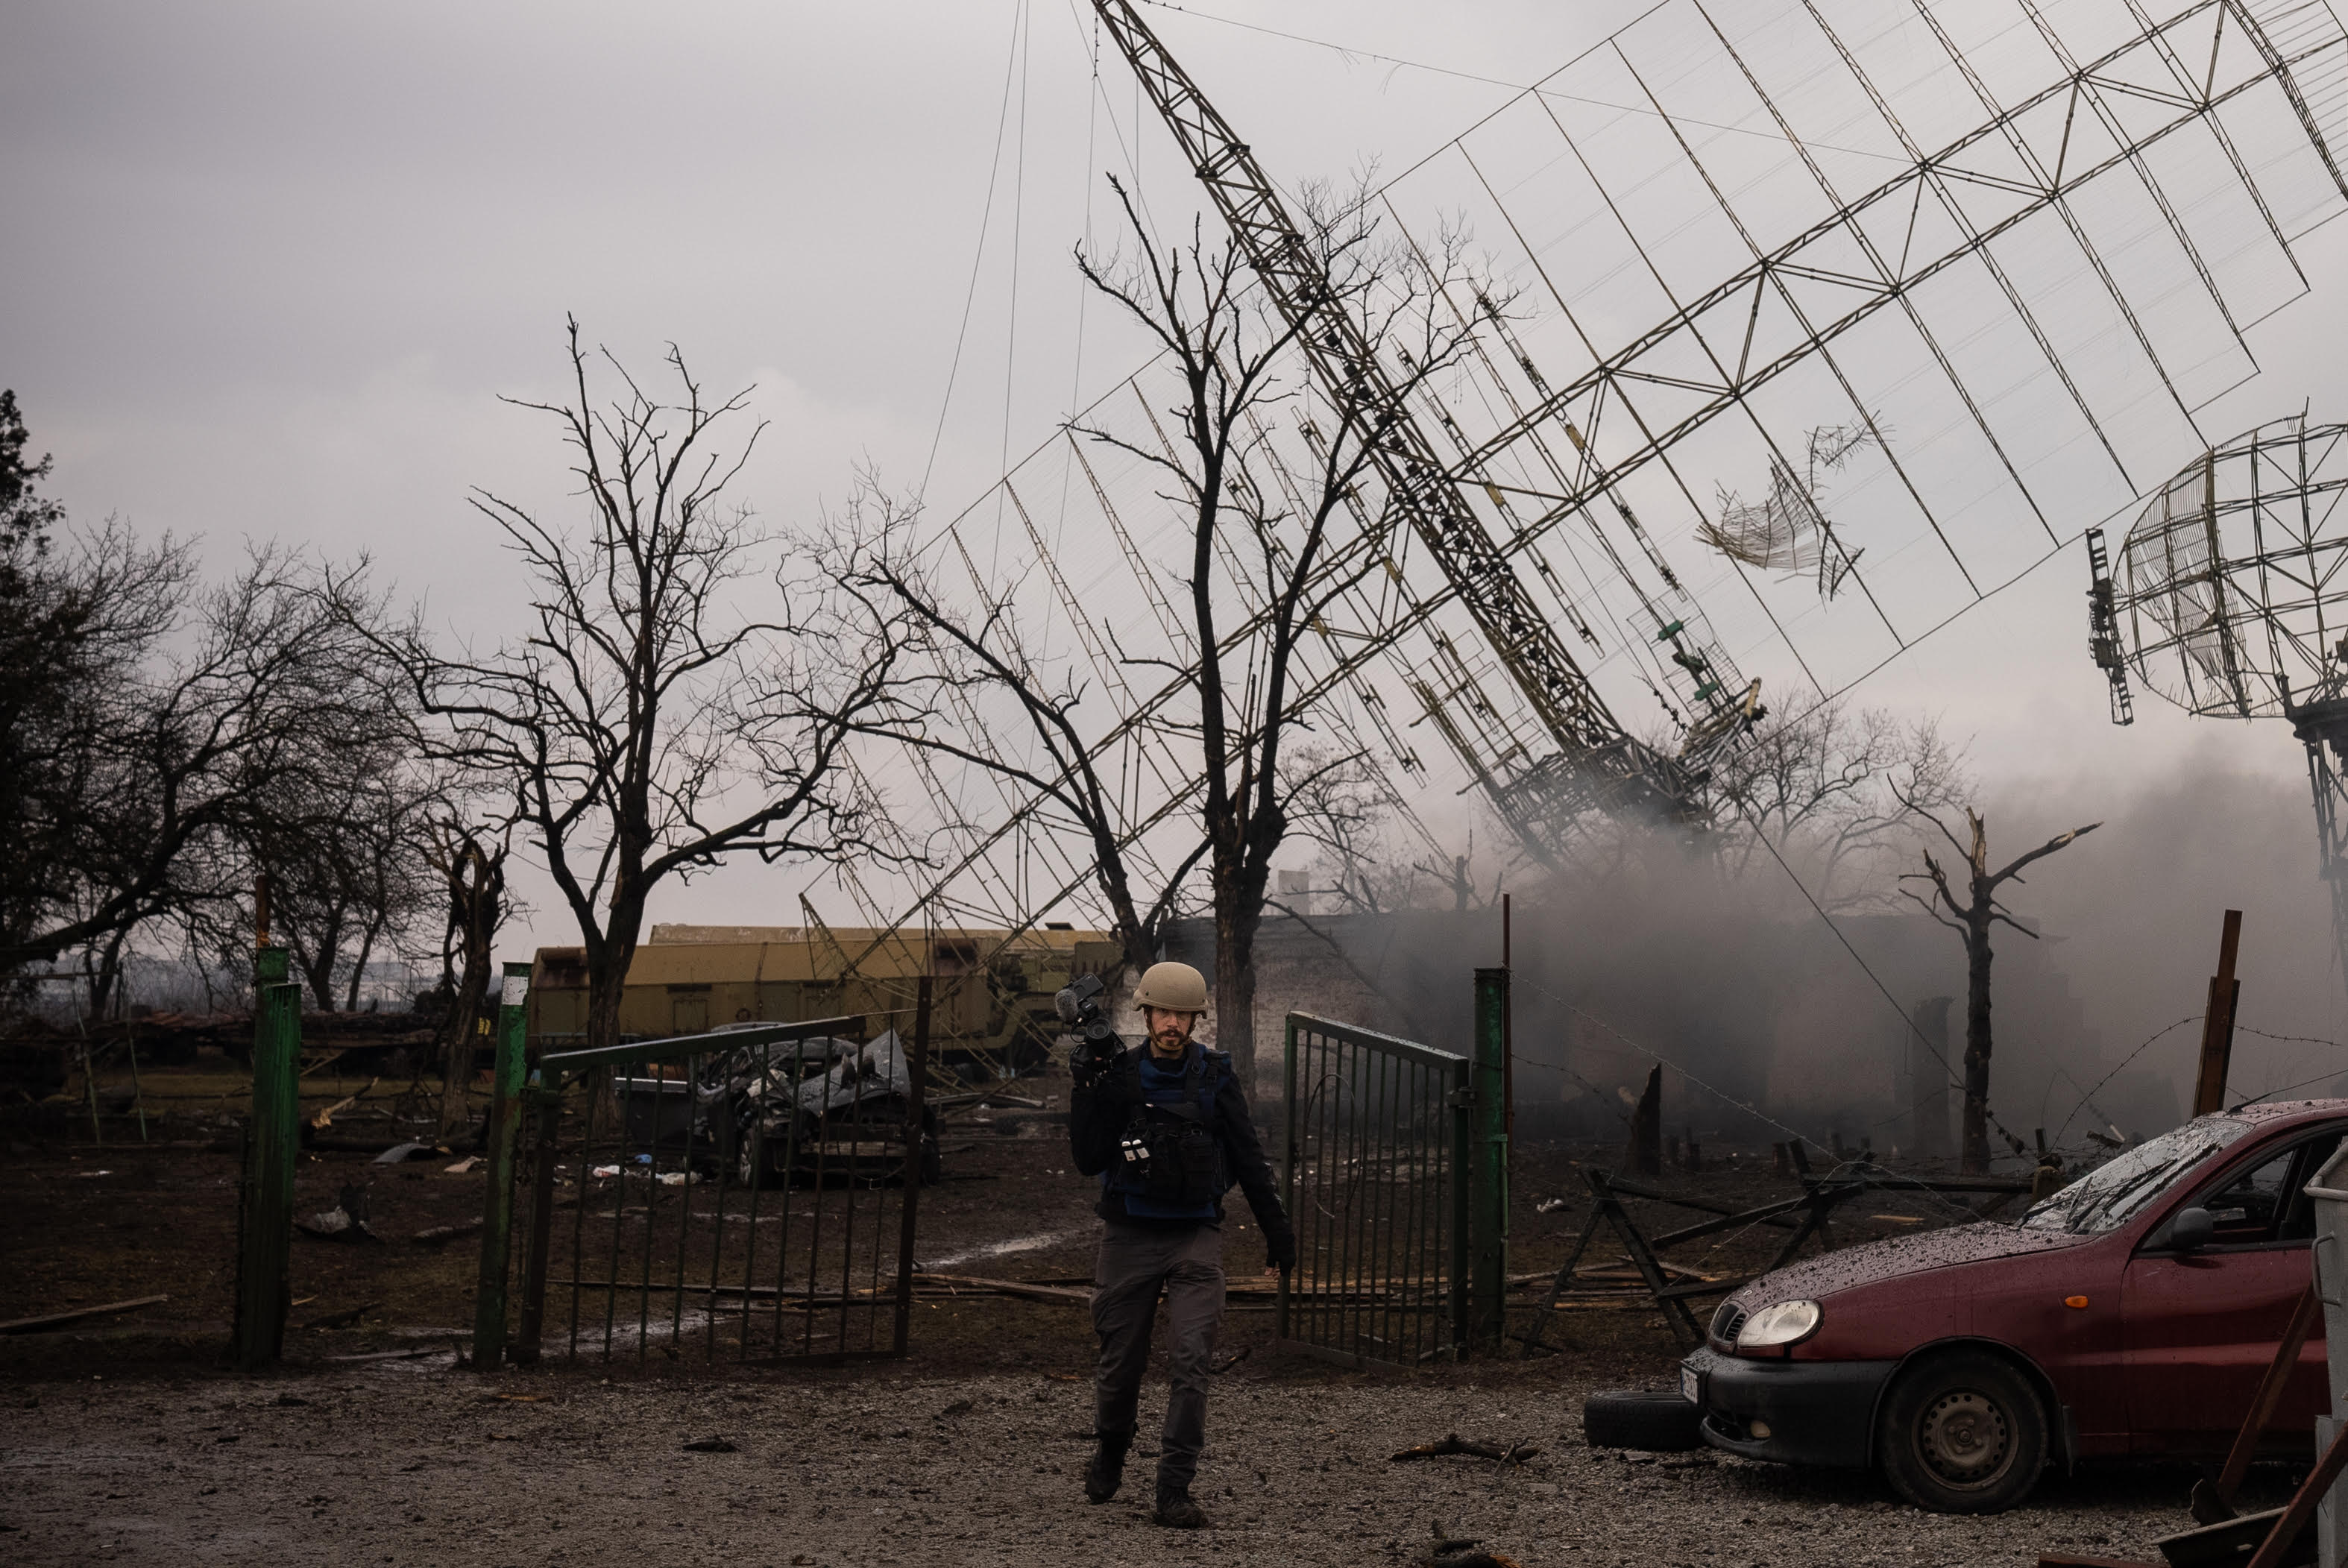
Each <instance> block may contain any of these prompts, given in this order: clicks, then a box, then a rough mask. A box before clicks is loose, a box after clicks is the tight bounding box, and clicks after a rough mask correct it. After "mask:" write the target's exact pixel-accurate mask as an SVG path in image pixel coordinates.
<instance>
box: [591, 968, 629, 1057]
mask: <svg viewBox="0 0 2348 1568" xmlns="http://www.w3.org/2000/svg"><path fill="white" fill-rule="evenodd" d="M631 956H633V954H631ZM627 985H628V967H627V965H625V964H613V965H605V966H604V972H603V973H601V974H598V973H596V972H595V970H594V969H593V968H592V967H591V968H590V969H589V971H588V975H587V1040H586V1044H587V1046H588V1047H589V1048H590V1049H600V1048H602V1047H605V1046H616V1045H618V1044H619V1043H620V999H621V997H622V996H623V995H625V994H626V992H627Z"/></svg>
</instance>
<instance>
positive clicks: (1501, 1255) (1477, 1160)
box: [1468, 969, 1509, 1350]
mask: <svg viewBox="0 0 2348 1568" xmlns="http://www.w3.org/2000/svg"><path fill="white" fill-rule="evenodd" d="M1508 1016H1509V972H1508V971H1507V970H1506V969H1478V970H1477V971H1476V1041H1475V1050H1474V1055H1473V1057H1472V1058H1471V1060H1472V1062H1473V1066H1472V1067H1471V1068H1469V1070H1468V1085H1469V1087H1470V1088H1473V1090H1474V1091H1475V1094H1474V1101H1473V1109H1472V1110H1471V1112H1470V1114H1471V1115H1472V1116H1473V1118H1474V1120H1475V1130H1474V1133H1473V1136H1472V1138H1471V1140H1470V1147H1469V1150H1468V1303H1469V1308H1468V1311H1469V1323H1470V1328H1469V1341H1468V1342H1469V1344H1470V1345H1471V1346H1474V1347H1476V1348H1479V1349H1480V1348H1489V1349H1493V1350H1498V1348H1499V1347H1500V1345H1501V1342H1502V1340H1503V1339H1504V1338H1505V1337H1506V1335H1507V1332H1508V1291H1509V1128H1508V1095H1507V1093H1506V1087H1505V1086H1506V1082H1507V1074H1508V1025H1507V1019H1508Z"/></svg>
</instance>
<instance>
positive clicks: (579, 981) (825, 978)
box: [528, 924, 1120, 1083]
mask: <svg viewBox="0 0 2348 1568" xmlns="http://www.w3.org/2000/svg"><path fill="white" fill-rule="evenodd" d="M1119 956H1120V954H1119V952H1118V949H1117V944H1116V943H1115V942H1113V941H1111V940H1110V938H1109V936H1108V934H1107V933H1105V932H1099V931H1078V930H1075V929H1073V928H1072V927H1069V926H1066V925H1047V926H1045V927H1043V928H1041V929H1038V930H1032V931H1024V932H1021V933H1019V934H1016V935H1014V934H1012V933H1010V932H1007V931H1004V930H1001V929H994V930H987V929H983V928H953V929H941V928H936V927H932V928H931V929H929V930H927V931H922V930H919V929H911V928H909V929H906V930H901V931H894V932H886V933H884V932H881V931H879V930H875V929H872V928H869V927H853V926H845V927H844V926H795V925H780V926H775V925H763V926H762V925H750V926H731V925H666V924H664V925H655V926H654V927H653V930H652V936H651V939H650V940H649V941H647V942H645V943H644V944H641V945H640V946H638V947H637V949H636V956H635V962H634V963H633V964H632V965H630V966H629V969H628V985H627V990H626V992H625V994H624V995H623V997H622V998H621V1002H620V1035H621V1037H622V1039H623V1040H652V1039H663V1038H666V1037H671V1036H675V1035H697V1034H704V1033H706V1032H708V1031H709V1030H712V1029H717V1028H722V1027H724V1026H726V1025H728V1024H747V1023H793V1022H798V1021H800V1020H803V1019H809V1018H825V1017H839V1016H856V1015H860V1016H864V1017H865V1018H866V1019H867V1020H868V1025H867V1031H868V1032H869V1033H870V1034H873V1035H878V1034H880V1032H881V1031H882V1030H884V1029H887V1028H889V1027H891V1026H901V1027H902V1028H903V1030H904V1032H905V1034H906V1035H908V1036H910V1035H911V1033H912V1008H913V1002H914V993H915V988H916V986H917V985H918V983H919V981H920V978H921V976H922V975H932V976H933V977H934V981H933V986H934V989H933V1000H932V1004H931V1008H932V1012H931V1022H930V1041H931V1049H930V1061H931V1064H932V1068H933V1070H934V1071H935V1072H936V1074H937V1076H939V1077H940V1078H948V1077H951V1078H958V1079H960V1080H961V1081H963V1082H964V1083H983V1082H988V1081H992V1080H994V1079H999V1078H1007V1077H1010V1076H1012V1075H1014V1074H1015V1073H1018V1072H1022V1071H1025V1069H1027V1068H1032V1067H1034V1066H1035V1065H1036V1064H1037V1063H1039V1062H1041V1061H1042V1060H1043V1059H1044V1057H1045V1053H1046V1052H1048V1051H1049V1049H1050V1047H1051V1043H1052V1041H1053V1040H1054V1039H1055V1038H1056V1037H1057V1036H1058V1034H1059V1033H1060V1025H1059V1020H1058V1018H1057V1016H1056V1015H1055V1014H1054V1012H1053V1010H1052V995H1053V993H1054V992H1056V991H1058V990H1059V989H1060V988H1061V987H1062V986H1064V985H1067V984H1068V983H1069V982H1070V981H1072V980H1074V979H1075V978H1076V976H1077V975H1090V974H1100V973H1106V972H1107V970H1109V969H1110V968H1112V967H1113V966H1114V965H1116V964H1117V961H1118V958H1119ZM528 1017H529V1032H530V1046H531V1047H533V1049H535V1050H538V1051H550V1050H554V1051H559V1050H563V1049H567V1048H570V1047H575V1046H577V1045H578V1044H580V1043H581V1042H582V1040H583V1039H584V1038H585V1035H586V1028H587V967H586V960H585V956H584V954H583V953H582V950H581V949H579V948H576V947H541V948H540V949H539V950H538V954H537V962H536V964H535V965H533V967H532V970H531V973H530V1004H529V1013H528Z"/></svg>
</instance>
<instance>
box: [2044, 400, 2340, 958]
mask: <svg viewBox="0 0 2348 1568" xmlns="http://www.w3.org/2000/svg"><path fill="white" fill-rule="evenodd" d="M2087 557H2088V560H2089V562H2091V564H2092V567H2093V570H2094V573H2095V582H2094V585H2093V586H2092V587H2090V588H2089V589H2088V591H2087V605H2088V625H2089V631H2088V645H2089V648H2090V650H2091V651H2092V653H2093V654H2094V655H2095V660H2096V664H2098V665H2102V666H2103V669H2104V673H2105V675H2106V676H2107V677H2108V678H2109V679H2110V681H2111V684H2112V717H2113V719H2114V721H2115V722H2117V723H2121V724H2125V723H2127V722H2128V719H2129V717H2130V716H2131V711H2132V710H2131V709H2130V707H2129V699H2128V689H2127V672H2128V668H2129V667H2130V666H2133V668H2134V669H2135V671H2136V673H2137V676H2139V677H2140V678H2141V679H2142V680H2143V682H2144V684H2145V685H2146V686H2147V687H2149V688H2150V689H2151V690H2152V691H2154V692H2156V693H2157V694H2158V695H2159V696H2164V697H2167V698H2168V700H2169V701H2171V702H2173V703H2175V704H2176V705H2177V706H2178V707H2181V708H2184V709H2185V710H2186V711H2187V712H2188V713H2195V714H2202V715H2206V716H2208V717H2213V718H2270V717H2271V718H2287V719H2289V720H2291V733H2292V734H2293V735H2294V736H2295V737H2296V738H2298V739H2299V741H2300V743H2301V744H2302V746H2304V747H2305V748H2306V750H2307V777H2308V783H2309V785H2310V786H2311V788H2312V790H2313V793H2314V797H2315V830H2316V839H2317V843H2318V846H2319V849H2320V851H2321V854H2322V874H2323V877H2324V879H2325V881H2326V882H2329V883H2330V885H2331V888H2332V928H2333V940H2334V942H2335V944H2337V945H2338V948H2339V951H2340V954H2341V957H2342V965H2341V973H2342V975H2343V979H2348V575H2344V574H2343V568H2348V425H2311V424H2309V423H2308V422H2307V420H2306V418H2305V417H2304V416H2301V417H2297V418H2289V419H2277V420H2275V421H2274V422H2273V423H2272V424H2268V425H2261V426H2260V427H2259V428H2257V429H2255V430H2252V431H2250V433H2249V434H2248V435H2244V436H2238V437H2236V438H2234V439H2233V440H2230V441H2228V442H2226V443H2225V444H2224V445H2223V446H2219V447H2213V448H2211V449H2209V451H2206V452H2204V453H2202V454H2201V456H2200V457H2199V458H2198V459H2195V460H2194V461H2193V463H2192V464H2191V465H2190V466H2188V467H2187V468H2186V469H2184V470H2183V471H2181V472H2179V473H2178V475H2177V476H2176V477H2175V478H2173V479H2171V480H2169V481H2168V483H2167V484H2165V485H2162V486H2161V487H2160V489H2159V490H2157V491H2155V492H2154V493H2153V495H2152V497H2151V499H2150V500H2147V502H2146V503H2145V507H2144V510H2143V511H2141V512H2139V513H2138V514H2137V520H2136V522H2135V523H2134V525H2133V526H2131V527H2130V528H2129V529H2128V531H2127V537H2126V538H2125V539H2124V540H2122V541H2121V542H2120V561H2119V571H2118V573H2116V574H2115V573H2113V572H2112V570H2111V568H2110V566H2109V564H2108V562H2107V559H2106V554H2105V552H2104V542H2103V536H2102V532H2101V531H2100V530H2096V531H2090V532H2089V533H2088V535H2087ZM2123 643H2125V647H2123Z"/></svg>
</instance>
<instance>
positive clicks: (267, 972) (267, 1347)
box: [231, 947, 302, 1372]
mask: <svg viewBox="0 0 2348 1568" xmlns="http://www.w3.org/2000/svg"><path fill="white" fill-rule="evenodd" d="M285 975H286V964H285V950H284V949H283V948H282V947H263V948H261V949H259V950H257V951H256V952H255V953H254V954H253V987H252V989H253V1008H252V1117H251V1119H248V1120H247V1121H246V1123H245V1128H244V1177H243V1181H242V1185H241V1186H240V1187H239V1189H238V1197H239V1200H240V1202H239V1203H238V1205H237V1209H238V1212H237V1249H236V1328H235V1333H234V1336H233V1337H232V1344H231V1354H232V1357H233V1359H234V1360H235V1363H236V1367H237V1369H238V1370H239V1371H241V1372H255V1371H259V1370H260V1369H261V1368H262V1367H267V1366H270V1365H272V1364H273V1363H274V1362H275V1361H276V1360H277V1357H278V1354H279V1352H280V1351H281V1350H283V1347H284V1344H285V1315H286V1312H287V1310H288V1307H289V1305H290V1304H291V1302H292V1299H293V1291H292V1288H291V1284H290V1282H289V1280H288V1279H287V1277H286V1271H287V1269H288V1267H289V1266H290V1264H291V1263H292V1261H293V1157H294V1153H295V1150H297V1149H298V1148H299V1147H300V1144H301V1131H300V1129H299V1127H298V1125H297V1124H298V1122H299V1121H300V1119H301V1071H302V1068H301V1059H302V988H301V987H300V986H299V985H291V984H289V983H287V981H286V978H285Z"/></svg>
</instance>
